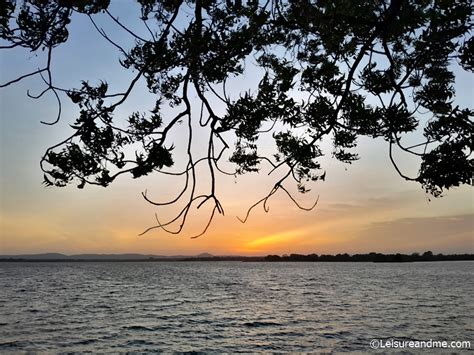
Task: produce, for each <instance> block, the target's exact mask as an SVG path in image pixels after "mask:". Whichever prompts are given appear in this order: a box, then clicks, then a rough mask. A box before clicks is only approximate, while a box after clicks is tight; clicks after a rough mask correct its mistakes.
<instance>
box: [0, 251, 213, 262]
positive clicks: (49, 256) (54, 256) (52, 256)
mask: <svg viewBox="0 0 474 355" xmlns="http://www.w3.org/2000/svg"><path fill="white" fill-rule="evenodd" d="M210 257H213V255H212V254H209V253H202V254H199V255H195V256H190V255H172V256H166V255H153V254H137V253H127V254H73V255H65V254H60V253H42V254H22V255H0V260H12V259H15V260H18V259H21V260H42V261H43V260H55V261H56V260H58V261H67V260H104V261H112V260H117V261H124V260H130V261H133V260H149V259H167V260H169V259H189V258H210Z"/></svg>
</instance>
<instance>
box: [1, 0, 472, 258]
mask: <svg viewBox="0 0 474 355" xmlns="http://www.w3.org/2000/svg"><path fill="white" fill-rule="evenodd" d="M137 3H138V6H139V7H140V9H141V21H143V24H144V25H145V26H146V28H147V29H148V30H149V35H148V36H147V37H146V38H144V37H143V36H139V35H137V34H136V33H135V32H134V28H129V27H127V24H126V23H121V22H120V21H119V19H117V18H116V17H114V15H113V14H112V13H111V12H110V11H109V5H110V4H109V1H108V0H50V1H47V0H25V1H22V2H19V3H15V2H12V1H8V0H1V1H0V38H1V39H2V40H3V42H2V47H1V48H2V49H10V48H15V47H23V48H25V49H27V50H30V51H33V52H36V53H42V52H43V53H45V55H46V64H45V66H44V67H43V68H39V69H37V70H34V71H32V72H30V73H27V74H25V75H22V76H20V77H18V78H17V79H15V80H12V81H10V82H7V83H3V84H2V85H1V86H2V87H5V86H9V85H11V84H13V83H15V82H17V81H19V80H22V79H25V78H28V77H31V76H34V75H40V76H41V77H42V78H43V81H44V83H45V89H44V91H43V92H41V93H40V94H38V95H36V96H34V95H30V94H29V95H30V96H31V97H35V98H39V97H41V96H43V95H44V94H46V93H51V94H53V95H55V97H56V98H57V100H58V104H59V113H58V117H57V118H56V120H55V121H54V122H52V123H55V122H57V121H58V120H59V118H60V115H61V98H62V97H64V95H66V96H67V97H68V98H69V99H70V100H71V101H72V102H73V103H74V104H76V105H77V106H78V109H79V114H78V117H77V118H76V120H75V122H74V124H73V125H72V126H71V127H72V129H73V133H72V134H71V136H69V137H67V138H66V139H64V140H63V141H62V142H59V143H58V144H55V145H53V146H52V147H50V148H49V149H48V150H47V151H46V153H45V154H44V156H43V158H42V160H41V167H42V169H43V171H44V173H45V175H44V182H45V184H46V185H48V186H53V185H54V186H65V185H67V184H70V183H73V182H74V183H77V185H78V187H79V188H83V187H84V186H85V185H87V184H94V185H100V186H108V185H109V184H110V183H112V182H113V181H114V180H115V179H116V178H117V177H118V176H120V175H122V174H126V173H128V174H131V176H132V177H133V178H139V177H142V176H145V175H148V174H150V173H153V172H163V173H166V174H173V175H178V176H182V177H183V180H184V182H185V184H184V188H183V190H182V191H181V192H180V193H179V194H178V195H177V197H176V198H175V199H173V200H171V201H167V202H164V203H162V202H154V201H152V200H151V199H149V198H148V197H147V195H146V193H145V194H144V197H145V199H146V200H147V201H149V202H151V203H154V204H155V205H157V206H166V205H169V204H174V203H177V202H178V201H180V200H181V199H187V201H186V203H185V204H184V207H183V208H182V209H181V210H180V212H179V213H178V214H177V215H176V217H175V218H172V219H171V220H169V221H165V222H160V221H159V220H158V218H157V225H156V226H154V227H152V228H151V229H153V228H162V229H164V230H166V231H169V232H171V233H179V232H180V231H181V230H182V228H183V225H184V223H185V221H186V217H187V215H188V213H189V211H190V208H191V207H192V206H196V207H200V206H202V205H203V204H205V203H210V204H212V206H213V209H212V213H211V216H210V220H212V217H213V216H214V214H215V212H216V211H217V212H218V213H220V214H224V209H223V207H222V206H221V204H220V202H219V199H218V196H217V195H216V187H215V186H216V174H217V173H224V174H226V172H225V171H223V170H222V168H221V167H220V166H219V162H221V161H222V160H224V159H225V157H227V159H228V160H230V161H231V162H233V163H235V164H236V172H235V174H245V173H249V172H256V171H259V169H261V164H269V166H270V169H271V170H270V173H273V172H275V171H279V172H280V173H281V174H280V175H279V177H278V178H276V179H275V183H274V184H273V186H271V189H270V191H269V192H268V193H266V194H264V196H263V198H262V199H260V200H259V201H258V202H257V203H256V204H255V205H253V206H251V207H250V209H249V211H248V212H250V211H251V210H252V209H253V208H254V207H255V206H257V205H259V204H262V205H263V207H264V209H265V211H267V210H268V207H267V202H268V199H269V198H270V197H271V196H272V195H274V194H275V193H276V192H279V191H282V192H284V193H286V194H287V195H288V196H289V198H291V200H292V201H293V202H295V203H296V200H295V199H294V198H293V196H292V195H291V194H290V192H289V191H288V190H287V188H286V187H285V185H284V184H285V183H286V182H287V181H288V180H291V179H293V180H294V181H295V182H296V184H297V187H298V190H299V191H300V192H301V193H305V192H307V191H309V189H308V188H307V186H306V183H308V182H313V181H318V180H324V179H325V177H326V172H325V171H324V169H323V168H322V167H321V165H320V158H321V157H322V156H323V155H324V154H326V153H325V152H323V150H322V148H321V143H322V141H323V139H328V138H329V139H332V143H333V150H332V153H331V154H332V156H333V157H334V158H335V159H337V160H340V161H342V162H345V163H349V164H350V163H352V162H353V161H355V160H357V159H358V156H357V154H356V153H355V152H354V148H355V147H356V145H357V140H358V138H359V137H361V136H368V137H372V138H378V137H380V138H381V139H383V140H385V141H386V142H387V144H388V146H389V158H390V161H391V162H392V163H393V165H394V167H395V169H396V170H397V172H398V173H399V174H400V176H401V177H402V178H404V179H406V180H410V181H416V182H418V183H420V184H421V185H422V186H423V187H424V189H425V190H426V191H427V192H429V193H431V194H432V195H434V196H440V195H441V193H442V191H443V190H445V189H449V188H451V187H454V186H459V185H461V184H469V183H470V182H471V179H472V176H473V170H474V169H473V165H474V164H473V161H472V159H471V155H472V150H473V137H472V132H473V122H472V117H473V110H472V109H470V108H463V107H459V106H458V105H456V104H455V101H454V98H455V86H454V83H455V73H459V72H461V71H463V70H464V71H468V72H472V71H473V57H474V56H473V54H474V44H473V39H472V37H471V35H470V31H471V29H472V26H473V22H472V18H473V17H472V15H473V6H472V2H471V1H470V0H466V1H463V0H461V1H456V0H443V1H438V0H424V1H404V0H392V1H389V0H378V1H372V0H370V1H369V0H359V1H348V0H331V1H326V0H320V1H316V2H310V1H306V0H304V1H294V0H288V1H280V0H277V1H271V2H270V1H268V2H259V1H255V0H248V1H246V2H241V1H229V0H227V1H216V0H168V1H156V0H139V1H137ZM127 6H129V5H127ZM183 14H193V16H188V17H186V16H184V15H183ZM73 15H74V16H88V17H89V18H90V21H91V24H92V25H93V26H95V28H96V29H97V33H98V35H99V36H101V37H103V38H104V40H105V41H108V42H109V43H110V44H111V45H113V46H114V47H115V48H116V49H117V52H118V55H119V56H120V64H121V66H122V67H123V69H124V70H129V71H132V72H134V73H135V76H134V78H133V79H132V80H131V82H130V85H129V87H127V88H125V90H124V91H123V92H120V93H111V92H110V91H109V88H108V85H107V83H106V82H99V83H98V84H90V83H88V82H85V81H84V82H82V83H81V85H80V86H79V87H78V88H76V89H72V88H60V87H57V86H55V85H54V83H53V78H52V76H53V75H52V68H51V67H50V63H51V59H52V56H53V49H54V48H55V47H57V46H59V45H61V44H62V43H64V42H66V41H67V39H68V34H69V33H68V28H69V24H70V21H71V17H72V16H73ZM97 16H107V17H109V18H110V19H111V20H113V21H114V22H115V23H116V25H117V28H120V29H122V30H124V31H125V32H124V33H126V34H127V35H129V36H132V38H134V40H135V44H134V46H133V47H132V48H124V47H122V46H121V44H120V43H118V42H116V41H114V40H113V39H111V37H109V35H108V34H107V33H106V32H105V31H104V30H103V29H102V28H100V27H99V26H98V25H97V24H96V22H95V20H94V19H95V18H96V17H97ZM86 55H87V54H85V56H86ZM252 60H253V62H252ZM250 62H252V63H253V64H251V65H250V66H251V67H252V68H255V67H258V68H259V70H253V71H252V75H261V77H260V81H259V85H258V88H256V90H255V91H244V92H242V93H232V94H229V93H228V91H227V90H226V83H227V82H228V81H230V80H232V78H233V77H238V76H241V75H243V74H244V73H245V70H246V68H247V67H248V66H249V64H248V63H250ZM456 67H457V69H455V68H456ZM254 72H255V73H257V74H254ZM139 81H144V82H145V83H146V87H147V89H148V91H149V92H150V93H153V94H155V95H156V104H155V105H154V107H149V108H145V107H140V108H137V109H138V111H137V112H132V113H130V115H129V117H128V119H127V120H126V122H125V121H124V120H123V119H122V118H121V117H118V116H117V115H115V114H114V111H115V109H116V108H117V107H118V106H120V105H122V104H123V103H124V102H125V101H126V100H127V99H128V97H129V95H130V93H131V92H132V91H133V90H135V89H136V86H137V85H136V84H137V82H139ZM191 95H197V97H198V99H199V102H200V105H201V108H200V109H197V110H196V109H195V107H194V104H193V103H192V102H191V101H190V96H191ZM215 100H219V101H220V102H221V103H220V105H223V107H224V108H225V113H223V114H219V113H217V110H216V108H215V107H214V106H213V101H215ZM165 106H170V107H173V108H175V109H176V110H177V113H176V115H174V116H172V117H163V114H162V111H163V107H165ZM145 110H148V111H147V112H143V111H145ZM422 115H423V116H422ZM180 122H186V124H187V127H188V137H187V139H181V140H179V141H178V142H174V141H170V138H169V132H170V131H171V130H172V129H174V128H176V127H177V125H178V124H179V123H180ZM48 124H49V123H48ZM197 124H200V125H201V126H202V127H206V128H207V129H208V149H207V151H206V153H205V154H204V156H203V157H197V155H198V154H199V153H200V152H196V151H194V148H193V135H192V131H193V127H194V126H195V125H197ZM421 124H425V126H424V127H423V128H420V129H422V130H423V135H424V141H423V142H420V143H419V144H414V145H410V146H407V144H406V143H405V136H406V135H407V134H408V133H410V132H414V131H415V130H417V128H419V127H420V125H421ZM265 134H270V135H271V137H272V138H273V140H274V142H275V146H276V152H275V154H274V155H270V156H266V155H262V153H261V152H260V150H259V149H258V148H259V147H258V139H259V138H260V137H261V136H263V135H265ZM231 142H234V143H235V149H234V150H233V151H232V152H231V154H230V156H226V155H225V154H224V152H225V151H226V150H227V149H229V148H230V146H231ZM178 144H179V145H185V146H186V149H187V155H188V158H187V159H188V161H187V164H186V165H185V168H184V170H182V171H173V170H170V168H171V167H172V166H173V164H174V160H173V148H174V147H175V145H178ZM129 147H131V148H132V149H133V150H135V153H134V154H133V155H132V156H130V155H129V154H127V151H130V149H128V148H129ZM394 149H398V150H401V151H403V152H405V153H407V154H410V155H415V156H418V157H419V159H420V169H419V172H418V175H417V176H413V177H410V176H408V175H407V174H405V173H403V172H402V171H401V169H399V167H398V166H397V164H396V161H395V158H394V155H393V151H394ZM198 165H206V166H207V174H208V175H206V177H207V178H209V179H210V181H211V184H210V188H209V191H208V192H207V193H203V194H202V193H198V192H197V188H196V185H197V182H198V181H199V179H201V174H203V173H202V171H203V170H201V169H200V170H199V171H197V170H196V167H197V166H198ZM204 174H206V173H204ZM232 174H233V173H232ZM274 175H278V174H274ZM204 181H205V179H204ZM298 206H299V205H298ZM299 207H301V206H299ZM312 207H314V206H312ZM312 207H311V208H312ZM311 208H308V209H311ZM247 217H248V213H247V216H246V218H245V219H244V220H243V221H245V220H246V219H247ZM209 222H210V221H209ZM175 224H177V225H178V228H177V229H175V230H171V229H169V228H170V227H171V226H172V225H175ZM208 226H209V223H208V224H207V225H206V227H205V229H204V232H205V230H207V228H208ZM321 257H322V256H321ZM321 257H320V258H321Z"/></svg>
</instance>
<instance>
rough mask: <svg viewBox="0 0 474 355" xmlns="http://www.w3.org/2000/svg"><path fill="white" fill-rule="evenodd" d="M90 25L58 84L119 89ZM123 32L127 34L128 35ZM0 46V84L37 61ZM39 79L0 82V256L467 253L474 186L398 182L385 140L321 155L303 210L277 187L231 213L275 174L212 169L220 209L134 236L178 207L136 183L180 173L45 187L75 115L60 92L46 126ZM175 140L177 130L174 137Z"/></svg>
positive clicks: (70, 48)
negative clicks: (48, 164) (260, 203)
mask: <svg viewBox="0 0 474 355" xmlns="http://www.w3.org/2000/svg"><path fill="white" fill-rule="evenodd" d="M112 10H113V11H112V12H113V13H114V14H116V15H117V16H120V18H121V19H122V20H123V21H124V22H127V21H129V20H130V21H131V19H132V18H133V17H134V16H136V13H134V12H133V11H129V10H128V9H126V8H124V6H122V7H118V8H113V9H112ZM101 24H102V25H103V26H104V28H109V29H110V31H111V33H112V34H113V35H115V36H116V38H118V39H122V37H121V36H124V35H123V33H122V32H119V31H118V30H117V29H116V28H115V29H113V28H114V27H113V25H112V24H111V23H108V22H103V23H101ZM107 26H108V27H107ZM94 31H95V30H94V29H93V28H92V25H91V24H90V22H89V21H88V20H86V19H84V18H83V19H76V18H75V19H74V21H73V23H72V26H71V30H70V39H69V41H68V43H67V44H65V45H63V46H61V47H60V48H58V50H57V51H56V54H55V56H54V62H53V66H54V69H55V74H54V76H55V80H56V82H57V83H58V85H60V86H63V87H78V86H79V83H80V80H82V79H88V80H90V81H91V83H96V82H97V81H98V80H100V79H103V80H107V81H108V82H110V83H111V85H112V86H113V87H114V88H117V89H118V90H119V89H120V88H123V87H124V86H125V85H126V83H127V79H128V78H129V77H130V73H124V71H123V70H122V68H121V67H120V65H119V64H118V54H117V52H116V51H115V50H114V49H113V48H111V46H110V45H109V44H107V43H106V42H105V41H104V40H103V39H102V38H100V37H99V36H98V35H97V34H96V32H94ZM123 42H124V43H127V39H125V37H123ZM128 43H130V42H128ZM0 56H1V57H0V68H1V69H0V70H1V71H0V81H1V82H2V83H3V82H5V81H8V80H11V79H13V78H14V77H16V76H18V75H21V74H24V73H27V72H29V71H31V70H32V69H35V68H36V67H37V66H39V65H40V64H39V63H41V60H42V59H44V58H37V57H35V56H34V55H33V54H31V53H27V52H24V51H20V50H18V51H17V50H11V51H8V52H4V53H1V54H0ZM124 74H125V75H124ZM253 79H254V76H252V75H251V71H250V73H248V74H247V76H245V77H244V78H242V81H241V83H240V84H239V85H241V86H240V87H239V85H237V84H236V85H235V88H234V89H235V90H239V91H243V90H245V89H246V88H247V87H246V85H247V84H248V85H251V84H254V83H253ZM472 80H473V77H472V75H471V76H469V75H468V74H466V73H463V74H461V75H458V77H457V83H456V85H457V86H456V88H457V97H456V101H457V102H458V103H459V105H460V106H461V107H462V106H464V107H471V108H472V99H473V98H474V89H473V87H474V85H473V81H472ZM40 88H41V79H40V78H33V79H29V80H24V81H22V82H20V83H18V84H16V85H14V86H11V87H8V88H6V89H0V116H1V120H0V254H23V253H25V254H26V253H40V252H60V253H65V254H76V253H126V252H127V253H128V252H137V253H150V254H160V255H176V254H186V255H192V254H198V253H202V252H209V253H212V254H219V255H225V254H234V255H236V254H238V255H266V254H270V253H271V254H284V253H304V254H308V253H317V254H323V253H344V252H348V253H358V252H364V253H365V252H371V251H376V252H404V253H412V252H416V251H418V252H423V251H425V250H432V251H433V252H443V253H464V252H470V253H472V252H474V236H473V231H474V218H473V217H474V200H473V197H474V195H473V190H472V187H469V186H464V187H461V188H457V189H453V190H450V191H448V192H446V193H445V196H444V197H443V198H439V199H435V198H431V196H429V195H427V194H426V193H425V192H424V191H423V189H422V188H421V186H420V185H418V184H416V183H409V182H406V181H403V180H402V179H401V178H400V177H399V175H398V174H397V172H396V171H395V169H394V168H393V167H392V165H391V164H390V161H389V158H388V146H387V145H386V144H385V143H384V142H383V141H381V140H380V141H379V140H371V139H361V140H360V141H359V146H358V148H357V152H358V153H359V155H360V157H361V159H360V160H359V161H357V162H355V163H354V164H352V165H343V164H342V163H338V162H336V161H334V160H331V159H330V158H329V157H328V158H325V159H323V164H322V165H323V167H324V168H325V169H326V170H327V178H326V181H325V182H318V183H316V184H314V185H311V186H310V187H311V191H310V192H309V193H308V194H306V195H297V198H298V199H299V200H300V201H301V203H302V204H304V205H311V204H312V203H313V201H314V199H315V198H317V196H319V203H318V205H317V207H316V208H315V209H314V210H313V211H311V212H305V211H301V210H299V209H298V208H297V207H295V206H294V205H293V204H292V203H291V201H290V200H289V199H288V197H287V196H285V195H284V194H277V195H276V196H274V198H272V199H271V200H270V203H269V206H270V211H269V213H264V211H263V210H262V208H261V207H259V208H257V209H255V210H254V212H253V213H252V214H251V216H250V217H249V220H248V221H247V223H245V224H242V223H241V222H239V221H238V220H237V218H236V216H239V217H244V216H245V213H246V211H247V208H248V207H249V206H251V205H252V204H253V203H254V202H256V201H257V200H258V199H260V198H261V197H263V196H264V195H265V194H266V193H267V192H268V191H269V189H270V188H271V183H272V181H274V180H272V178H271V177H270V178H269V177H267V176H266V173H267V172H268V171H267V170H266V169H265V168H264V169H263V170H262V172H261V173H260V174H254V175H249V176H240V177H238V178H237V179H234V178H233V177H223V176H221V177H219V178H218V193H219V195H220V198H221V203H222V204H223V207H224V209H225V213H226V215H225V216H224V217H222V216H216V217H215V219H214V222H213V224H212V225H211V227H210V229H209V230H208V232H207V234H205V235H203V236H201V237H200V238H198V239H190V238H189V237H190V236H192V235H195V234H196V233H199V232H200V231H201V230H202V228H203V227H204V226H205V224H206V223H207V217H208V214H209V210H203V211H201V210H193V211H192V214H191V216H190V218H189V220H188V223H187V226H186V228H185V230H184V231H183V233H181V234H180V235H169V234H166V233H165V232H163V231H160V230H154V231H151V232H149V233H147V234H145V235H143V236H138V234H139V233H141V232H142V231H143V230H145V229H146V228H147V227H150V226H152V225H153V224H155V217H154V215H155V212H159V213H160V216H167V215H168V216H171V215H172V213H173V211H176V210H173V209H172V208H171V209H169V208H168V209H160V210H157V209H156V208H155V207H154V206H152V205H150V204H148V203H147V202H146V201H144V200H143V198H142V197H141V192H143V191H144V190H147V191H148V193H149V194H150V197H153V198H156V199H160V200H166V199H167V198H170V197H171V196H173V192H174V193H176V192H177V191H179V187H180V186H181V184H182V183H183V182H182V180H180V179H179V178H176V177H174V178H173V179H171V178H166V177H163V176H160V175H157V174H152V175H150V176H148V177H146V178H141V179H137V180H133V179H132V178H131V177H129V176H123V177H122V178H121V179H119V180H118V181H116V182H115V183H113V184H112V185H111V186H109V187H108V188H100V187H95V186H86V187H85V189H83V190H79V189H77V188H76V187H75V186H74V185H71V186H68V187H66V188H46V187H44V186H43V185H42V184H41V182H42V179H43V178H42V176H43V174H42V172H41V170H40V168H39V161H40V158H41V155H42V154H43V153H44V151H45V150H46V148H47V147H48V146H51V145H53V144H55V143H57V142H59V141H60V140H61V139H62V138H65V137H66V136H68V135H69V134H70V132H71V128H70V127H69V124H72V123H73V121H74V120H75V118H76V115H77V114H76V111H75V110H76V108H75V107H74V106H73V105H71V104H70V103H69V102H68V100H67V98H64V100H63V104H64V107H63V116H62V120H61V121H60V123H59V124H58V125H56V126H52V127H50V126H45V125H42V124H41V123H40V121H41V120H44V121H53V120H54V117H55V115H56V112H57V111H56V110H57V106H56V104H55V100H54V97H52V96H46V97H44V98H43V99H41V100H32V99H30V98H28V97H27V96H26V90H27V89H31V90H32V92H33V93H37V92H39V91H40V90H41V89H40ZM150 102H151V98H150V97H149V96H146V95H144V92H143V91H141V90H137V91H136V92H135V93H134V95H132V97H131V98H130V101H129V102H127V104H126V105H125V106H124V107H123V108H122V110H123V112H124V113H126V112H130V111H133V110H137V109H139V110H140V109H141V110H147V109H149V108H150V106H152V105H150ZM179 138H180V136H179V132H175V139H176V140H177V141H179ZM414 139H416V136H415V137H414ZM262 144H265V141H263V142H262ZM264 148H265V147H264ZM397 158H398V161H400V163H401V166H403V167H404V168H405V169H406V171H408V172H410V173H411V174H410V175H416V172H417V166H416V161H414V160H412V159H411V158H407V157H406V156H404V155H402V154H398V155H397ZM288 187H291V185H288ZM430 199H431V201H430Z"/></svg>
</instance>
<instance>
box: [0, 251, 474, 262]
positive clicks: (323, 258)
mask: <svg viewBox="0 0 474 355" xmlns="http://www.w3.org/2000/svg"><path fill="white" fill-rule="evenodd" d="M449 260H474V254H451V255H444V254H433V253H432V252H431V251H427V252H424V253H423V254H419V253H413V254H410V255H408V254H381V253H368V254H354V255H349V254H347V253H346V254H336V255H327V254H322V255H317V254H308V255H303V254H290V255H286V254H285V255H282V256H280V255H267V256H230V255H228V256H214V255H210V254H207V255H197V256H172V257H166V256H159V255H156V256H154V255H140V254H115V255H98V254H91V255H72V256H67V255H62V254H37V255H16V256H15V255H12V256H6V255H0V262H2V261H3V262H157V261H159V262H176V261H245V262H251V261H254V262H255V261H258V262H278V261H290V262H292V261H310V262H313V261H317V262H333V261H338V262H375V263H383V262H386V263H389V262H392V263H394V262H414V261H449Z"/></svg>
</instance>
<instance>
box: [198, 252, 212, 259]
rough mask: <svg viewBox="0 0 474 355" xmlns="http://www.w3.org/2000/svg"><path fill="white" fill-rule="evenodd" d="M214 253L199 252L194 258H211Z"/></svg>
mask: <svg viewBox="0 0 474 355" xmlns="http://www.w3.org/2000/svg"><path fill="white" fill-rule="evenodd" d="M213 257H214V255H212V254H209V253H201V254H199V255H196V258H213Z"/></svg>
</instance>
